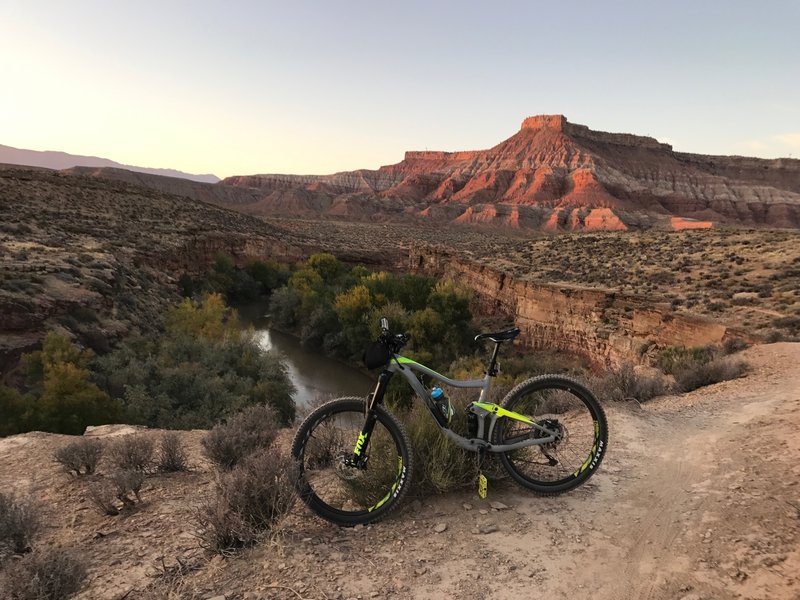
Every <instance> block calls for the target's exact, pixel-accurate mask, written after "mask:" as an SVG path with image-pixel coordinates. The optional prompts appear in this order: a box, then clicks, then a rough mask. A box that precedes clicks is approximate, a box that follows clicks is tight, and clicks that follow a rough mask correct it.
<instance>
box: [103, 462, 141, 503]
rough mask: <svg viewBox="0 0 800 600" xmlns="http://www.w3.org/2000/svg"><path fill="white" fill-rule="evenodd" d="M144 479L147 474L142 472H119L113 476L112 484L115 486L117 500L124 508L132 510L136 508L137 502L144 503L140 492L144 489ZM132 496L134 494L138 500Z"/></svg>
mask: <svg viewBox="0 0 800 600" xmlns="http://www.w3.org/2000/svg"><path fill="white" fill-rule="evenodd" d="M144 479H145V474H144V473H142V472H141V471H132V470H126V471H117V472H116V473H114V474H113V475H111V482H112V483H113V484H114V488H115V489H116V496H117V500H119V501H120V502H122V505H123V506H124V507H126V508H130V507H132V506H134V505H135V504H136V502H141V501H142V497H141V496H140V495H139V492H140V491H141V489H142V484H143V483H144ZM131 494H133V496H134V498H136V500H134V498H131Z"/></svg>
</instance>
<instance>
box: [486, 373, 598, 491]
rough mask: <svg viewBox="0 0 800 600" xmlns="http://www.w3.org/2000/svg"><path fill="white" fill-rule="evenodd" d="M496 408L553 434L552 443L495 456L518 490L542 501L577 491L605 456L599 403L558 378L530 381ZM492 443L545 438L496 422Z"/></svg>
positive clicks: (503, 420) (533, 431) (527, 428)
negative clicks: (524, 418)
mask: <svg viewBox="0 0 800 600" xmlns="http://www.w3.org/2000/svg"><path fill="white" fill-rule="evenodd" d="M501 405H502V406H503V407H504V408H507V409H508V410H512V411H514V412H517V413H520V414H523V415H526V416H528V417H530V418H531V419H533V421H535V422H536V423H538V424H539V425H541V426H542V427H545V428H546V429H547V430H548V431H551V432H553V433H554V434H555V440H553V441H550V442H547V443H543V444H537V445H532V446H526V447H524V448H520V449H518V450H512V451H510V452H502V453H500V461H501V463H502V465H503V467H504V468H505V469H506V471H508V473H509V475H511V477H512V478H513V479H514V481H516V482H517V483H518V484H519V485H521V486H523V487H525V488H528V489H530V490H533V491H534V492H537V493H539V494H543V495H553V494H560V493H562V492H566V491H568V490H571V489H573V488H576V487H578V486H579V485H581V484H582V483H584V482H585V481H586V480H587V479H589V477H591V476H592V474H594V472H595V471H596V470H597V467H598V466H600V461H601V460H602V459H603V457H604V456H605V453H606V451H607V450H608V422H607V421H606V415H605V413H604V412H603V408H602V407H601V406H600V403H599V402H598V401H597V399H596V398H595V397H594V395H593V394H592V393H591V392H590V391H589V390H588V389H587V388H586V387H584V386H583V385H581V384H580V383H578V382H577V381H574V380H573V379H570V378H568V377H562V376H559V375H543V376H540V377H534V378H533V379H529V380H527V381H525V382H523V383H521V384H519V385H518V386H516V387H515V388H514V389H513V390H511V391H510V392H509V393H508V395H507V396H506V397H505V398H504V399H503V401H502V403H501ZM492 437H493V443H496V444H512V443H514V442H518V441H521V440H525V439H531V438H534V439H535V438H537V437H538V438H540V439H542V438H545V437H550V436H549V435H548V434H546V433H544V432H542V431H541V430H539V429H536V428H533V427H531V426H530V425H527V424H525V423H523V422H521V421H516V420H513V419H509V418H507V417H505V418H501V419H499V420H498V421H497V425H496V426H495V431H494V435H493V436H492Z"/></svg>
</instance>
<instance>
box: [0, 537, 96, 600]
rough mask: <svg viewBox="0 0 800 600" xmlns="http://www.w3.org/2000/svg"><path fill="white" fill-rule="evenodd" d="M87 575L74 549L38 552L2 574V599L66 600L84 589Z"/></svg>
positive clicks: (16, 562) (15, 562) (0, 584)
mask: <svg viewBox="0 0 800 600" xmlns="http://www.w3.org/2000/svg"><path fill="white" fill-rule="evenodd" d="M86 572H87V570H86V565H85V563H84V561H83V560H82V559H81V558H79V555H78V552H77V551H75V550H69V549H66V548H51V549H48V550H37V551H36V552H33V553H32V554H29V555H27V556H25V557H24V558H22V560H18V561H14V562H13V563H12V564H11V565H9V566H7V567H6V569H5V570H4V571H3V573H2V574H0V597H2V598H4V599H5V600H65V599H66V598H69V597H70V596H72V595H74V594H75V593H77V592H78V591H79V590H80V589H81V586H82V584H83V580H84V579H86Z"/></svg>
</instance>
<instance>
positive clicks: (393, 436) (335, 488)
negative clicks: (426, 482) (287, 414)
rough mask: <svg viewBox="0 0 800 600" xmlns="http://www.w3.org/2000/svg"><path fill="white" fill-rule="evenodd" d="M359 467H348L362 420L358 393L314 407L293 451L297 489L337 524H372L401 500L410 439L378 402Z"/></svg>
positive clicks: (408, 479) (407, 475)
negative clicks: (297, 475) (295, 463)
mask: <svg viewBox="0 0 800 600" xmlns="http://www.w3.org/2000/svg"><path fill="white" fill-rule="evenodd" d="M375 412H376V414H377V420H376V422H375V428H374V429H373V431H372V435H371V436H370V439H369V445H368V446H367V447H366V448H363V449H362V450H361V452H362V456H365V457H366V463H365V465H364V467H363V468H359V467H354V466H349V465H348V464H347V460H348V459H351V458H352V457H353V449H354V448H355V445H356V441H357V440H358V438H359V434H360V433H361V428H362V426H363V425H364V417H365V404H364V400H363V399H361V398H355V397H350V398H339V399H337V400H332V401H330V402H328V403H326V404H323V405H322V406H320V407H319V408H318V409H316V410H315V411H314V412H312V413H311V414H310V415H309V416H308V417H306V419H305V420H304V421H303V423H302V424H301V425H300V428H299V429H298V430H297V434H296V435H295V438H294V443H293V444H292V456H293V457H294V458H295V460H297V461H298V463H299V466H300V478H299V480H298V492H299V494H300V497H301V498H302V499H303V501H304V502H305V503H306V504H307V505H308V506H309V507H310V508H311V509H312V510H313V511H314V512H316V513H317V514H318V515H319V516H320V517H322V518H324V519H327V520H328V521H332V522H333V523H336V524H338V525H343V526H353V525H359V524H362V523H371V522H373V521H377V520H379V519H382V518H383V517H385V516H386V515H387V514H388V513H389V512H391V511H392V509H394V508H395V507H396V506H397V504H398V503H399V502H400V500H402V498H403V496H404V495H405V493H406V491H407V490H408V487H409V485H410V483H411V470H412V456H411V451H410V448H411V443H410V442H409V440H408V434H407V433H406V432H405V429H404V428H403V426H402V425H401V424H400V423H399V422H398V421H397V420H396V419H395V418H394V417H393V416H392V415H391V414H390V413H389V412H388V411H387V410H386V409H384V408H383V407H382V406H377V407H376V408H375Z"/></svg>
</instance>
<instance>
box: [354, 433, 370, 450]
mask: <svg viewBox="0 0 800 600" xmlns="http://www.w3.org/2000/svg"><path fill="white" fill-rule="evenodd" d="M366 441H367V434H366V433H364V432H363V431H362V432H361V433H359V434H358V440H356V447H355V448H354V449H353V454H355V455H356V456H361V449H362V448H363V447H364V442H366Z"/></svg>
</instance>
